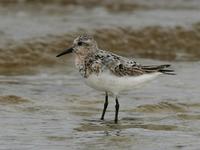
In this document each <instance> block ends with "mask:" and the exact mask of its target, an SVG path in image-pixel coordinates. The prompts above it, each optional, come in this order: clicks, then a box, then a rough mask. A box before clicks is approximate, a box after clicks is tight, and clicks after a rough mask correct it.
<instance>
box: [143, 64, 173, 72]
mask: <svg viewBox="0 0 200 150" xmlns="http://www.w3.org/2000/svg"><path fill="white" fill-rule="evenodd" d="M170 66H171V65H169V64H165V65H160V66H142V69H144V70H146V71H147V72H161V73H163V74H167V75H176V74H175V73H174V70H172V69H167V68H168V67H170Z"/></svg>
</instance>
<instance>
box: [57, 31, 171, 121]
mask: <svg viewBox="0 0 200 150" xmlns="http://www.w3.org/2000/svg"><path fill="white" fill-rule="evenodd" d="M68 53H74V54H75V66H76V68H77V69H78V70H79V72H80V74H81V76H82V78H83V79H84V81H85V83H86V84H87V85H88V86H90V87H92V88H94V89H96V90H100V91H103V92H105V102H104V108H103V112H102V115H101V120H104V115H105V112H106V109H107V106H108V93H111V94H113V95H114V97H115V102H116V105H115V120H114V122H115V123H117V122H118V112H119V101H118V96H119V94H120V93H121V92H122V91H126V90H133V89H134V88H135V87H137V86H140V85H141V84H143V83H145V82H148V81H151V80H153V79H155V78H156V77H158V76H159V75H161V74H168V75H174V71H173V70H171V69H166V68H168V67H170V65H169V64H164V65H150V66H143V65H140V64H138V63H137V62H135V61H134V60H133V59H129V58H126V57H123V56H119V55H116V54H114V53H112V52H109V51H105V50H101V49H99V48H98V46H97V42H96V41H95V40H94V38H93V37H92V36H90V35H86V34H85V35H81V36H79V37H77V38H76V39H75V40H74V42H73V45H72V47H70V48H68V49H65V50H64V51H62V52H61V53H60V54H58V55H57V56H56V57H60V56H62V55H64V54H68Z"/></svg>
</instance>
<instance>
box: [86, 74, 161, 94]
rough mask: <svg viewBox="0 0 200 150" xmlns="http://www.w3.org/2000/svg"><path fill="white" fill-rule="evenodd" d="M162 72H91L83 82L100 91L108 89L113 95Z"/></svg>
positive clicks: (149, 79)
mask: <svg viewBox="0 0 200 150" xmlns="http://www.w3.org/2000/svg"><path fill="white" fill-rule="evenodd" d="M160 74H162V73H159V72H157V73H151V74H144V75H140V76H136V77H133V76H124V77H118V76H114V75H112V74H110V73H109V72H105V73H100V74H98V75H96V74H91V75H90V76H89V77H88V78H86V79H85V83H86V84H87V85H88V86H90V87H92V88H94V89H97V90H100V91H109V92H111V93H113V94H114V95H118V93H119V92H121V91H125V90H131V89H133V88H136V87H138V86H140V85H142V84H143V83H145V82H148V81H151V80H153V79H154V78H156V77H157V76H158V75H160Z"/></svg>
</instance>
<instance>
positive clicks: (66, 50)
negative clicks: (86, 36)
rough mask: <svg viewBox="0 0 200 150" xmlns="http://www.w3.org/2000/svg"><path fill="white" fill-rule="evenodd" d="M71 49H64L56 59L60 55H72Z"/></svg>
mask: <svg viewBox="0 0 200 150" xmlns="http://www.w3.org/2000/svg"><path fill="white" fill-rule="evenodd" d="M73 50H74V49H73V47H71V48H68V49H65V50H64V51H63V52H62V53H60V54H58V55H57V56H56V57H60V56H62V55H65V54H68V53H72V52H73Z"/></svg>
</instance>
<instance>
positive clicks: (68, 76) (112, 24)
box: [0, 0, 200, 150]
mask: <svg viewBox="0 0 200 150" xmlns="http://www.w3.org/2000/svg"><path fill="white" fill-rule="evenodd" d="M199 14H200V1H199V0H123V1H122V0H101V1H100V0H0V149H2V150H5V149H17V150H18V149H19V150H23V149H36V150H38V149H43V150H44V149H48V150H49V149H52V150H53V149H87V150H88V149H92V150H94V149H141V150H143V149H148V150H149V149H150V150H151V149H152V150H160V149H170V150H172V149H198V148H199V146H200V145H199V143H200V132H199V131H200V126H199V125H200V111H199V110H200V100H199V97H200V94H199V91H200V82H199V76H200V66H199V65H200V61H199V60H200V42H199V41H200V15H199ZM83 33H88V34H91V35H93V36H94V38H95V39H96V40H97V42H98V45H99V48H101V49H105V50H109V51H112V52H115V53H117V54H120V55H123V56H127V57H131V58H133V59H135V60H136V61H137V62H138V63H141V64H144V65H149V64H162V63H170V64H172V68H173V69H174V70H175V71H176V73H177V75H176V76H162V77H161V78H159V79H158V80H156V81H153V82H152V83H151V84H149V85H147V86H145V87H144V88H142V89H134V90H133V91H132V92H129V93H123V94H122V96H121V98H120V99H122V100H121V102H120V104H121V111H120V114H119V116H120V120H121V121H120V123H119V124H118V125H115V124H113V121H112V120H113V117H114V101H113V99H112V98H111V100H110V101H109V102H110V103H109V105H110V106H109V108H108V112H107V114H106V121H104V122H101V121H99V117H100V114H101V111H102V110H101V109H102V108H103V103H104V93H99V92H96V91H95V90H93V89H90V88H89V87H87V86H85V85H84V83H83V82H82V81H81V80H80V76H79V73H78V72H77V70H76V69H75V68H74V63H73V55H69V56H64V57H62V58H59V59H58V58H56V57H55V56H56V55H57V54H58V53H59V52H61V51H62V50H63V49H64V48H67V47H69V46H70V45H71V44H72V42H73V39H74V38H75V37H77V36H78V35H80V34H83Z"/></svg>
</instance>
